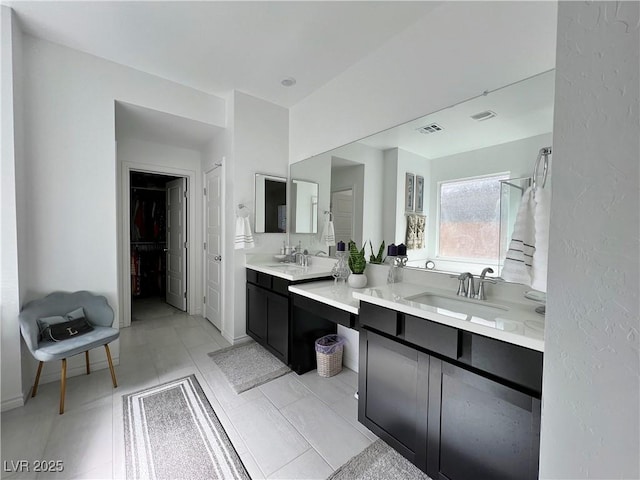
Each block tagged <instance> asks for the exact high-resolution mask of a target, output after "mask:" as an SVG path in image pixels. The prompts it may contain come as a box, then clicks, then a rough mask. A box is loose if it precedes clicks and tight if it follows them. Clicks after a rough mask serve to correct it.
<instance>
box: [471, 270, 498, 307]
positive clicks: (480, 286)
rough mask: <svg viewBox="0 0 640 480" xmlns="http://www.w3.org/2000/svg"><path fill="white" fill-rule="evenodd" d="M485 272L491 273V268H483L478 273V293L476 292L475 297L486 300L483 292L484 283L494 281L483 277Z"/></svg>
mask: <svg viewBox="0 0 640 480" xmlns="http://www.w3.org/2000/svg"><path fill="white" fill-rule="evenodd" d="M487 273H493V268H491V267H487V268H485V269H484V270H482V273H481V274H480V278H479V284H478V293H477V294H476V296H475V298H477V299H478V300H486V299H487V297H486V295H485V293H484V284H485V283H487V282H488V283H496V281H495V280H490V279H488V278H485V277H486V275H487Z"/></svg>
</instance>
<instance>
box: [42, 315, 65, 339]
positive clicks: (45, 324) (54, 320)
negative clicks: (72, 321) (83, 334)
mask: <svg viewBox="0 0 640 480" xmlns="http://www.w3.org/2000/svg"><path fill="white" fill-rule="evenodd" d="M37 322H38V332H39V333H38V341H41V340H47V339H48V336H47V335H45V331H46V330H47V329H48V328H49V327H50V326H51V325H57V324H58V323H64V322H68V319H66V318H64V317H63V316H61V315H55V316H52V317H43V318H39V319H38V320H37Z"/></svg>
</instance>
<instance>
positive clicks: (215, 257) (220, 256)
mask: <svg viewBox="0 0 640 480" xmlns="http://www.w3.org/2000/svg"><path fill="white" fill-rule="evenodd" d="M213 259H214V260H215V261H216V262H221V261H222V255H216V256H214V257H213Z"/></svg>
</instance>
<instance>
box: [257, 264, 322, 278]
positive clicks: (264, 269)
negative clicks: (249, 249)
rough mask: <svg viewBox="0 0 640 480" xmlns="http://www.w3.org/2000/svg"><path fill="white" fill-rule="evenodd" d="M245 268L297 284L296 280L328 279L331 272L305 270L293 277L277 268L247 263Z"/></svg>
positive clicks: (293, 266)
mask: <svg viewBox="0 0 640 480" xmlns="http://www.w3.org/2000/svg"><path fill="white" fill-rule="evenodd" d="M245 267H246V268H249V269H251V270H255V271H256V272H261V273H266V274H268V275H272V276H274V277H278V278H283V279H285V280H289V281H291V282H297V281H298V280H310V279H313V278H318V279H320V278H324V277H328V276H330V275H331V270H307V271H305V272H304V273H301V274H299V275H293V274H289V273H286V272H283V271H281V270H278V269H277V268H270V267H268V266H266V265H256V264H249V263H247V264H245ZM291 268H296V267H295V265H292V266H291ZM298 268H304V267H298ZM307 268H313V267H307Z"/></svg>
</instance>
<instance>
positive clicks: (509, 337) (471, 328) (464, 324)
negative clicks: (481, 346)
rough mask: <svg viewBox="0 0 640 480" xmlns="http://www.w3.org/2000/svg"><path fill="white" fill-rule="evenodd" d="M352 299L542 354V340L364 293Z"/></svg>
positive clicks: (357, 293) (355, 293)
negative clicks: (421, 309) (424, 310)
mask: <svg viewBox="0 0 640 480" xmlns="http://www.w3.org/2000/svg"><path fill="white" fill-rule="evenodd" d="M353 297H354V298H356V299H358V300H362V301H365V302H368V303H371V304H373V305H378V306H380V307H385V308H389V309H391V310H396V311H398V312H402V313H405V314H408V315H413V316H415V317H419V318H424V319H425V320H429V321H432V322H436V323H440V324H442V325H447V326H450V327H454V328H459V329H460V330H464V331H467V332H472V333H477V334H478V335H482V336H484V337H488V338H493V339H495V340H500V341H503V342H506V343H510V344H512V345H518V346H520V347H524V348H528V349H531V350H536V351H538V352H542V353H544V340H538V339H535V338H528V337H524V336H522V335H519V334H514V333H512V332H505V331H504V330H497V329H495V328H491V327H485V326H483V325H479V324H476V323H469V322H468V321H466V320H458V319H455V318H450V317H447V316H444V315H439V314H437V313H431V312H429V313H427V312H422V311H419V310H417V309H414V308H412V307H410V306H409V305H403V304H401V303H398V302H394V301H392V300H388V299H384V298H378V297H374V296H372V295H368V294H366V293H364V292H357V291H356V292H353Z"/></svg>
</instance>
